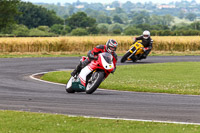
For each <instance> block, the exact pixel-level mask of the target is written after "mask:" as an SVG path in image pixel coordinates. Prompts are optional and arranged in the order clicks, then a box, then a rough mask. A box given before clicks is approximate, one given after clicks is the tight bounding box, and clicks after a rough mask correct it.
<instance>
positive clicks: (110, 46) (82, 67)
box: [71, 39, 118, 87]
mask: <svg viewBox="0 0 200 133" xmlns="http://www.w3.org/2000/svg"><path fill="white" fill-rule="evenodd" d="M117 46H118V43H117V42H116V41H115V40H113V39H109V40H108V41H107V43H106V45H98V46H96V47H95V48H93V50H90V51H89V52H88V54H87V56H88V57H87V59H86V60H85V61H83V62H82V61H80V64H79V65H78V66H77V67H76V68H75V69H74V71H73V72H72V73H71V76H73V77H74V76H77V74H78V73H79V72H80V71H81V72H80V74H79V75H78V77H79V78H80V81H81V84H82V85H83V86H84V87H85V86H86V77H87V75H88V74H89V73H90V72H92V71H93V70H92V68H90V67H89V66H87V65H88V64H89V63H90V62H91V61H92V60H97V57H98V54H99V53H103V52H109V53H110V54H112V56H113V63H114V66H115V69H114V70H113V71H112V73H114V72H115V70H116V62H117V54H116V53H115V51H116V50H117Z"/></svg>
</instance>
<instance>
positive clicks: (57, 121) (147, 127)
mask: <svg viewBox="0 0 200 133" xmlns="http://www.w3.org/2000/svg"><path fill="white" fill-rule="evenodd" d="M0 132H1V133H183V132H184V133H199V132H200V127H199V126H198V125H181V124H166V123H154V122H135V121H124V120H103V119H96V118H83V117H69V116H66V115H58V114H44V113H29V112H16V111H0Z"/></svg>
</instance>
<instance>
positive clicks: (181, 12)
mask: <svg viewBox="0 0 200 133" xmlns="http://www.w3.org/2000/svg"><path fill="white" fill-rule="evenodd" d="M178 17H179V18H180V19H183V18H184V17H185V13H184V12H183V11H180V12H179V13H178Z"/></svg>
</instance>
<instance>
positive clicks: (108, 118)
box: [29, 69, 200, 125]
mask: <svg viewBox="0 0 200 133" xmlns="http://www.w3.org/2000/svg"><path fill="white" fill-rule="evenodd" d="M65 70H66V69H65ZM67 70H71V69H67ZM50 72H54V71H50ZM45 73H48V72H41V73H36V74H32V75H30V76H29V77H30V78H31V79H34V80H37V81H40V82H45V83H49V84H54V85H61V86H65V84H60V83H54V82H49V81H45V80H41V79H38V78H35V76H37V75H41V74H45ZM98 90H105V89H98ZM106 91H116V90H106ZM117 92H119V91H117ZM123 92H128V91H123ZM129 93H130V92H129ZM158 94H160V93H158ZM162 95H177V94H162ZM192 96H193V95H192ZM68 116H69V117H84V118H98V119H106V120H125V121H140V122H156V123H167V124H185V125H200V123H190V122H176V121H158V120H143V119H127V118H112V117H94V116H81V115H68Z"/></svg>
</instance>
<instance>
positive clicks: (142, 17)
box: [131, 11, 150, 24]
mask: <svg viewBox="0 0 200 133" xmlns="http://www.w3.org/2000/svg"><path fill="white" fill-rule="evenodd" d="M149 20H150V15H149V13H148V12H146V11H141V12H139V13H134V16H133V18H132V21H131V24H144V23H149Z"/></svg>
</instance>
